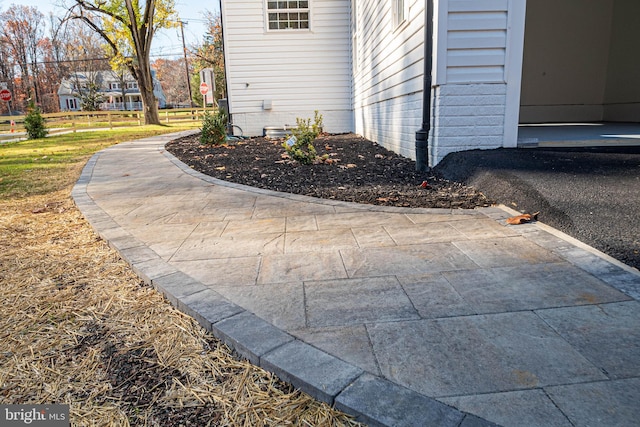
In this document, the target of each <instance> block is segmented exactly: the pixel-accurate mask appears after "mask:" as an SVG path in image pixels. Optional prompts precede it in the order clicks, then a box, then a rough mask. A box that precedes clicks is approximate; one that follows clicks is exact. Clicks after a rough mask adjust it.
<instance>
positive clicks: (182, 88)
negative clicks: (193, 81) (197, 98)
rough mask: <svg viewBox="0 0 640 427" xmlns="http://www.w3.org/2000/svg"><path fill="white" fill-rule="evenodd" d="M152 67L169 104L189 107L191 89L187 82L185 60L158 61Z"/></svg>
mask: <svg viewBox="0 0 640 427" xmlns="http://www.w3.org/2000/svg"><path fill="white" fill-rule="evenodd" d="M152 67H153V68H154V69H155V70H156V76H157V77H158V80H159V81H160V84H161V85H162V87H163V88H164V94H165V96H166V98H167V103H168V104H172V105H176V104H185V105H189V88H188V86H187V81H186V80H185V69H184V60H182V59H156V60H155V61H154V62H153V65H152Z"/></svg>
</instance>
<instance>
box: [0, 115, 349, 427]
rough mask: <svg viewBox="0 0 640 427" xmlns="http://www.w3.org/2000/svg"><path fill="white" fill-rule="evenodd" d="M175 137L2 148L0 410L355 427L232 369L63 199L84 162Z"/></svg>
mask: <svg viewBox="0 0 640 427" xmlns="http://www.w3.org/2000/svg"><path fill="white" fill-rule="evenodd" d="M176 130H181V129H180V128H176V127H162V126H156V127H146V128H145V127H143V128H140V127H135V128H133V129H118V130H112V131H99V132H83V133H76V134H67V135H59V136H55V137H51V138H45V139H40V140H33V141H23V142H17V143H9V144H5V145H2V146H0V179H1V181H0V272H1V274H0V301H2V304H0V401H1V402H3V403H5V404H66V405H69V410H70V418H71V419H70V421H71V425H72V426H163V427H165V426H166V427H178V426H198V427H200V426H203V427H204V426H223V425H224V426H267V425H269V426H272V425H273V426H276V425H277V426H281V425H282V426H284V425H293V426H298V425H299V426H322V427H325V426H355V425H358V424H357V423H355V422H354V421H353V420H352V419H351V418H349V417H347V416H346V415H344V414H342V413H340V412H338V411H335V410H334V409H332V408H331V407H329V406H328V405H326V404H323V403H319V402H317V401H316V400H314V399H312V398H311V397H310V396H308V395H306V394H304V393H302V392H300V391H299V390H295V389H294V388H293V387H291V386H290V385H288V384H285V383H283V382H282V381H280V380H279V379H278V378H277V377H275V376H274V375H272V374H270V373H268V372H266V371H264V370H262V369H260V368H258V367H256V366H253V365H251V364H250V363H248V362H246V361H244V360H240V359H239V358H237V357H235V356H234V354H233V352H232V351H231V350H230V349H229V348H228V347H227V346H225V345H224V344H222V343H221V342H220V341H219V340H217V339H216V338H215V337H213V335H211V334H210V333H208V332H207V331H206V330H204V329H203V328H202V327H200V325H198V323H197V322H196V321H195V320H194V319H193V318H191V317H189V316H186V315H184V314H183V313H181V312H179V311H178V310H176V309H175V308H173V306H171V305H170V304H169V303H168V302H167V301H166V300H165V299H164V298H163V297H162V295H161V294H160V293H158V292H157V291H156V290H155V289H153V288H152V287H150V286H148V285H146V284H144V283H143V282H141V280H140V279H139V278H138V277H137V276H136V275H135V274H134V273H133V272H132V270H131V268H129V266H128V264H127V263H126V262H124V261H123V260H122V259H120V257H119V256H118V254H117V253H116V252H115V251H114V250H112V249H111V248H110V247H109V246H108V245H107V244H106V242H104V241H102V240H101V239H100V238H99V237H98V236H97V235H96V234H95V233H94V232H93V231H92V229H91V227H90V225H89V224H88V223H87V222H86V221H85V220H84V218H83V217H82V214H81V213H80V212H79V210H78V209H77V208H76V206H75V205H74V203H73V200H72V199H71V197H70V194H69V193H70V190H71V188H72V186H73V184H74V183H75V181H76V180H77V178H78V176H79V173H80V171H81V168H82V167H83V166H84V164H85V162H86V160H87V159H88V157H89V156H91V155H92V154H93V153H95V152H96V151H97V150H100V149H102V148H105V147H107V146H110V145H112V144H115V143H117V142H121V141H129V140H133V139H137V138H141V137H145V136H151V135H156V134H159V133H166V132H172V131H176Z"/></svg>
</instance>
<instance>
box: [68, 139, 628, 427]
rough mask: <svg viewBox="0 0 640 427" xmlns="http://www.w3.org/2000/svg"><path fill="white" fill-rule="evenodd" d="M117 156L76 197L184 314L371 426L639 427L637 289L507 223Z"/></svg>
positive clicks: (97, 161)
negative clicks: (239, 181)
mask: <svg viewBox="0 0 640 427" xmlns="http://www.w3.org/2000/svg"><path fill="white" fill-rule="evenodd" d="M175 137H176V134H173V135H166V136H160V137H153V138H147V139H144V140H138V141H133V142H128V143H122V144H119V145H117V146H114V147H111V148H109V149H106V150H104V151H102V152H100V153H98V154H96V155H95V156H94V157H93V158H92V159H91V160H90V161H89V162H88V164H87V166H86V167H85V169H84V171H83V173H82V176H81V178H80V180H79V181H78V183H77V185H76V187H75V188H74V190H73V197H74V199H75V201H76V203H77V205H78V207H79V208H80V210H81V211H82V212H83V214H84V215H85V216H86V218H87V219H88V220H89V221H90V223H91V224H92V226H93V227H94V228H95V230H96V231H97V232H98V233H99V234H100V235H101V236H102V237H103V238H104V239H105V240H107V241H109V244H110V245H111V246H113V247H114V248H116V249H117V250H118V251H119V252H120V254H121V255H122V256H123V257H124V258H125V259H126V260H127V261H128V262H129V263H130V264H131V265H132V267H133V269H134V270H135V271H136V272H137V273H138V274H139V275H140V276H141V277H142V278H144V279H145V280H146V281H148V282H150V283H152V284H153V285H154V286H155V287H156V288H157V289H158V290H159V291H161V292H162V293H164V294H165V295H166V296H167V298H168V299H169V300H170V301H171V302H172V303H173V304H174V305H176V306H177V307H178V308H179V309H180V310H182V311H184V312H186V313H188V314H190V315H192V316H194V317H195V318H196V319H197V320H198V321H199V322H200V323H201V324H202V325H203V326H205V327H206V328H208V329H210V330H212V331H213V333H214V334H215V335H217V336H218V337H220V338H221V339H223V340H224V341H225V342H226V343H228V344H229V345H230V346H232V347H234V348H235V349H236V350H237V351H238V352H239V353H240V354H241V355H243V356H244V357H247V358H248V359H249V360H251V361H252V362H254V363H255V364H258V365H260V366H262V367H264V368H265V369H267V370H270V371H272V372H275V373H276V374H277V375H278V376H279V377H280V378H282V379H284V380H285V381H289V382H291V383H292V384H293V385H294V386H297V387H299V388H301V389H303V390H304V391H306V392H308V393H310V394H311V395H313V396H315V397H316V398H318V399H320V400H323V401H326V402H329V403H334V404H335V406H336V407H337V408H339V409H342V410H344V411H345V412H348V413H351V414H354V415H357V416H358V417H359V418H358V419H359V420H361V421H363V422H365V423H369V424H371V425H390V426H391V425H393V426H414V425H415V426H467V427H469V426H484V425H492V424H491V423H495V424H498V425H504V426H525V425H526V426H535V425H539V426H572V425H575V426H587V425H597V426H608V425H636V424H637V410H638V407H639V406H638V402H639V401H640V305H639V303H638V299H639V298H640V275H639V274H638V273H637V272H636V271H635V270H632V269H630V268H628V267H626V266H624V265H622V264H620V263H618V262H617V261H615V260H613V259H610V258H608V257H606V256H605V255H602V254H600V253H598V252H596V251H595V250H593V249H591V248H589V247H587V246H586V245H583V244H581V243H580V242H577V241H575V240H573V239H571V238H569V237H567V236H565V235H563V234H561V233H559V232H557V231H555V230H553V229H551V228H549V227H546V226H545V225H544V224H541V223H537V224H527V225H521V226H506V225H505V223H504V219H505V218H507V217H508V216H511V214H512V213H511V212H508V211H507V210H504V209H500V208H497V207H496V208H483V209H479V210H474V211H450V210H442V209H406V208H383V207H374V206H368V205H356V204H350V203H345V202H336V201H328V200H319V199H311V198H307V197H304V196H296V195H289V194H281V193H273V192H269V191H266V190H259V189H255V188H248V187H243V186H240V185H236V184H231V183H225V182H222V181H218V180H215V179H213V178H210V177H207V176H204V175H201V174H199V173H197V172H195V171H193V170H191V169H190V168H188V167H187V166H185V165H183V164H182V163H180V162H179V161H178V160H177V159H175V158H174V157H173V156H171V155H170V154H169V153H166V152H165V151H164V149H163V147H164V144H165V143H166V142H168V141H169V140H171V139H173V138H175Z"/></svg>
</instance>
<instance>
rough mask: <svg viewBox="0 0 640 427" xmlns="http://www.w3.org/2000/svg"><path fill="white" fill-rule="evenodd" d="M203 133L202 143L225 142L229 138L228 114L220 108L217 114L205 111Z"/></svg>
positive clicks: (216, 143) (218, 143)
mask: <svg viewBox="0 0 640 427" xmlns="http://www.w3.org/2000/svg"><path fill="white" fill-rule="evenodd" d="M201 130H202V133H201V134H200V143H201V144H206V145H220V144H224V143H225V141H226V139H227V115H226V113H225V112H224V111H222V110H218V111H217V112H216V113H215V114H211V113H209V112H208V111H207V112H205V113H204V119H203V120H202V129H201Z"/></svg>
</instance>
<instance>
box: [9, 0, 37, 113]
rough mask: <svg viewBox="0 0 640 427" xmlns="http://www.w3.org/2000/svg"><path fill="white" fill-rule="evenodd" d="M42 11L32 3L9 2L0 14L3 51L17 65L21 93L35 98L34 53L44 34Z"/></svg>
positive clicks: (35, 67)
mask: <svg viewBox="0 0 640 427" xmlns="http://www.w3.org/2000/svg"><path fill="white" fill-rule="evenodd" d="M44 25H45V19H44V15H43V14H42V13H41V12H39V11H38V9H36V8H35V7H29V6H19V5H15V4H14V5H11V7H9V9H7V10H6V11H4V12H2V13H1V14H0V31H1V33H0V38H1V41H2V45H3V46H5V47H6V51H7V53H8V54H9V55H10V56H11V57H12V58H13V60H14V61H15V62H16V63H17V65H18V67H19V69H20V76H19V77H20V87H21V90H22V92H23V93H25V94H29V93H33V97H34V100H35V101H36V102H38V101H39V92H40V90H39V85H38V83H37V76H38V73H39V71H38V67H37V65H38V57H39V48H40V46H41V45H40V42H41V40H42V38H43V36H44Z"/></svg>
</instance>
